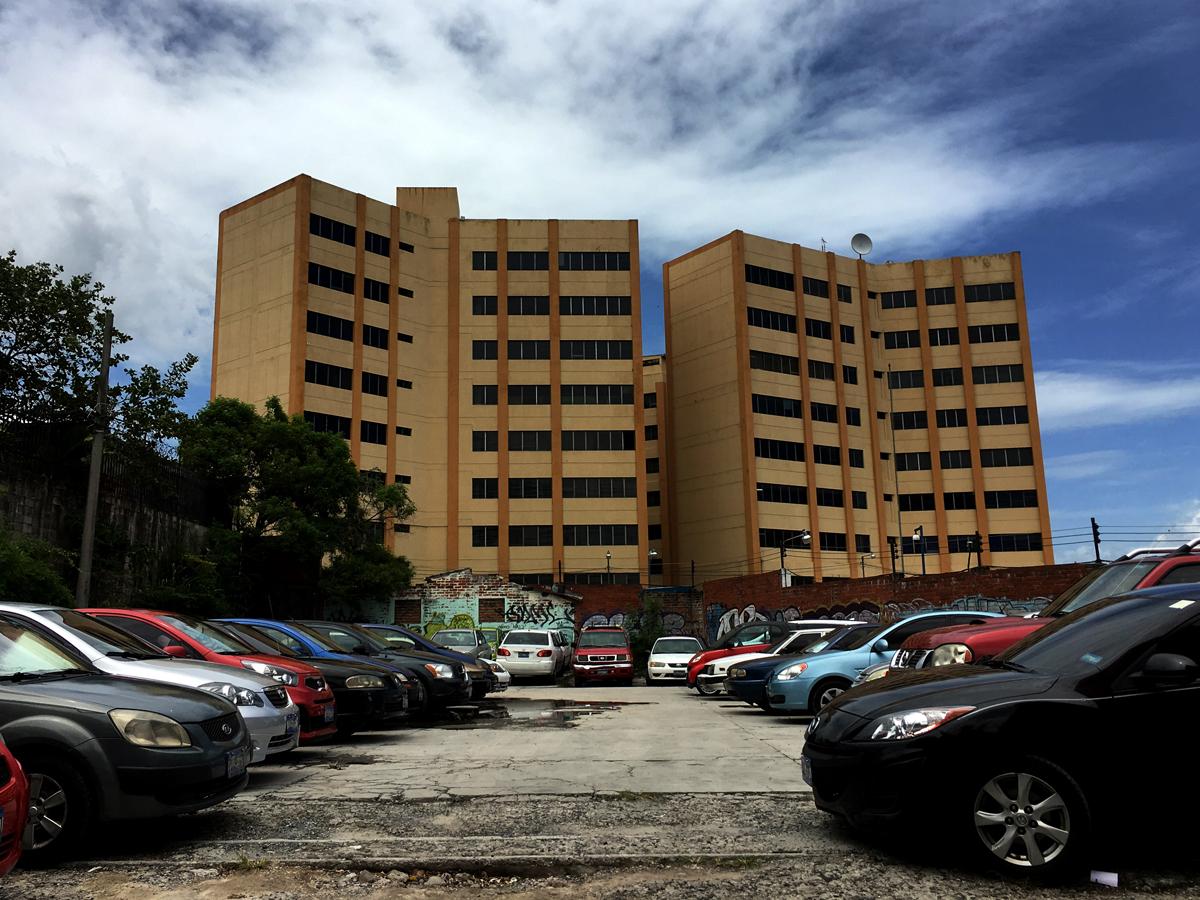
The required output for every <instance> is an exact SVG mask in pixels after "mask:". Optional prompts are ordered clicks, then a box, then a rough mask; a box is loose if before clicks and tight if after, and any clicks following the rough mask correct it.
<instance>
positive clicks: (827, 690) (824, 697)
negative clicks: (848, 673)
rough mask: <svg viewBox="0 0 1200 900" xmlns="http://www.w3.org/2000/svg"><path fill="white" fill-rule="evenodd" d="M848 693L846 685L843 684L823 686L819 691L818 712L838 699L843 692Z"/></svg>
mask: <svg viewBox="0 0 1200 900" xmlns="http://www.w3.org/2000/svg"><path fill="white" fill-rule="evenodd" d="M844 693H846V687H845V685H841V684H826V685H822V686H821V690H820V691H819V692H818V693H817V712H820V711H821V710H823V709H824V708H825V707H827V706H828V705H829V704H830V703H832V702H833V701H834V700H836V699H837V698H838V697H840V696H842V694H844Z"/></svg>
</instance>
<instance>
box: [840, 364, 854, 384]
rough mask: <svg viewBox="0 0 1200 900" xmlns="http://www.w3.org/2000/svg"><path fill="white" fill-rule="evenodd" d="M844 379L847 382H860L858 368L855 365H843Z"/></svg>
mask: <svg viewBox="0 0 1200 900" xmlns="http://www.w3.org/2000/svg"><path fill="white" fill-rule="evenodd" d="M842 381H844V382H845V383H846V384H858V368H857V367H855V366H842Z"/></svg>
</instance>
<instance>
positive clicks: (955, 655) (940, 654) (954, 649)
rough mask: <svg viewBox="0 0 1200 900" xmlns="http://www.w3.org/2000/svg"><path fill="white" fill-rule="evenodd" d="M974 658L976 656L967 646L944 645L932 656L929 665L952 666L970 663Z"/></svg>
mask: <svg viewBox="0 0 1200 900" xmlns="http://www.w3.org/2000/svg"><path fill="white" fill-rule="evenodd" d="M974 658H975V654H973V653H972V652H971V648H970V647H968V646H967V645H966V644H942V646H940V647H938V648H937V649H936V650H934V651H933V653H932V654H930V657H929V665H931V666H952V665H954V664H956V663H969V662H970V661H971V660H973V659H974Z"/></svg>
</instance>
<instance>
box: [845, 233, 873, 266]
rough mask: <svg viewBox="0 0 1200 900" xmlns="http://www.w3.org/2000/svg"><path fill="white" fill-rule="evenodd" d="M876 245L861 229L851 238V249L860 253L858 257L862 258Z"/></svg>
mask: <svg viewBox="0 0 1200 900" xmlns="http://www.w3.org/2000/svg"><path fill="white" fill-rule="evenodd" d="M874 246H875V245H874V244H872V243H871V239H870V238H869V237H867V236H866V235H865V234H863V233H862V232H861V231H860V232H859V233H858V234H856V235H855V236H854V237H852V238H850V249H851V250H853V251H854V252H855V253H857V254H858V258H859V259H862V258H863V257H864V256H866V255H867V254H868V253H870V252H871V250H872V248H873V247H874Z"/></svg>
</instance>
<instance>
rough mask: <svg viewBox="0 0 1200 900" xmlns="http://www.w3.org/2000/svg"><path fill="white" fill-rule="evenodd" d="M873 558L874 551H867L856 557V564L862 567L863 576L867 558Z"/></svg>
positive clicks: (864, 576) (865, 575) (865, 574)
mask: <svg viewBox="0 0 1200 900" xmlns="http://www.w3.org/2000/svg"><path fill="white" fill-rule="evenodd" d="M874 558H875V554H874V553H868V554H867V555H866V556H860V557H859V558H858V565H859V567H860V568H861V569H862V577H863V578H866V577H867V560H868V559H874Z"/></svg>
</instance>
